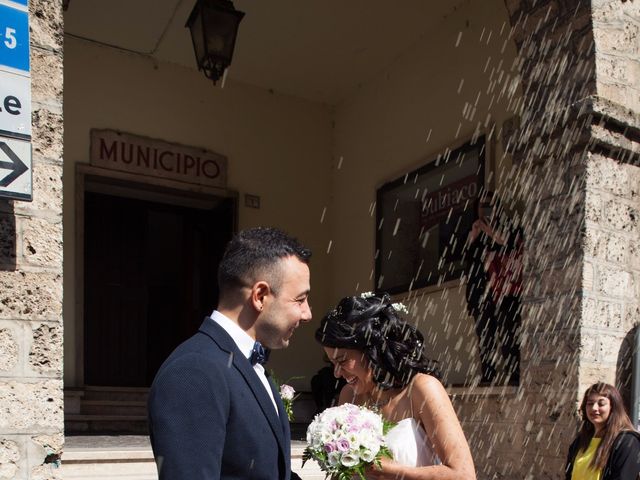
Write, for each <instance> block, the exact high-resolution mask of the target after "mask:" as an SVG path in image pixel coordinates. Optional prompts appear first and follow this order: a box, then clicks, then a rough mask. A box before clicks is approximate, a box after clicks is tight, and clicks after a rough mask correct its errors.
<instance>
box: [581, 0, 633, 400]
mask: <svg viewBox="0 0 640 480" xmlns="http://www.w3.org/2000/svg"><path fill="white" fill-rule="evenodd" d="M592 5H593V7H592V8H593V12H592V22H593V31H594V46H595V48H594V51H595V58H596V80H597V96H596V97H595V98H594V99H593V100H592V101H591V102H590V104H589V111H590V116H591V124H590V127H589V136H590V146H589V149H588V150H589V151H588V153H587V160H586V165H587V170H586V173H587V175H586V185H585V187H586V218H585V252H584V254H585V263H584V265H585V270H584V271H585V275H584V277H585V278H584V305H583V313H582V331H581V346H582V349H581V358H580V391H584V390H585V389H586V387H588V386H589V385H590V384H592V383H594V382H595V381H598V380H605V381H607V382H609V383H612V384H615V385H617V386H618V387H619V388H620V389H621V391H622V393H623V395H624V396H625V397H626V399H627V400H628V399H629V394H630V387H631V385H630V383H631V373H632V345H633V340H634V339H633V336H634V334H635V327H637V325H638V323H639V322H640V300H639V299H640V248H639V247H638V245H640V168H639V167H638V165H639V164H640V2H637V1H622V0H617V1H614V0H594V1H593V2H592Z"/></svg>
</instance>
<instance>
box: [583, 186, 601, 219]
mask: <svg viewBox="0 0 640 480" xmlns="http://www.w3.org/2000/svg"><path fill="white" fill-rule="evenodd" d="M602 209H603V202H602V198H601V197H600V195H598V194H596V193H594V192H592V191H588V192H587V195H586V199H585V220H588V221H591V222H594V223H600V222H601V221H602Z"/></svg>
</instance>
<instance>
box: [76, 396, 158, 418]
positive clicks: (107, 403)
mask: <svg viewBox="0 0 640 480" xmlns="http://www.w3.org/2000/svg"><path fill="white" fill-rule="evenodd" d="M80 413H81V414H83V415H123V416H124V415H127V416H129V415H133V416H142V417H144V416H146V415H147V403H146V402H140V401H128V400H83V401H82V402H81V405H80Z"/></svg>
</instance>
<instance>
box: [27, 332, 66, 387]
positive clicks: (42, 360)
mask: <svg viewBox="0 0 640 480" xmlns="http://www.w3.org/2000/svg"><path fill="white" fill-rule="evenodd" d="M62 358H63V351H62V326H60V325H55V324H54V325H49V324H40V325H38V326H37V327H36V328H34V330H33V341H32V344H31V350H30V352H29V365H30V366H31V368H32V369H33V370H35V371H36V372H39V373H48V374H55V375H62Z"/></svg>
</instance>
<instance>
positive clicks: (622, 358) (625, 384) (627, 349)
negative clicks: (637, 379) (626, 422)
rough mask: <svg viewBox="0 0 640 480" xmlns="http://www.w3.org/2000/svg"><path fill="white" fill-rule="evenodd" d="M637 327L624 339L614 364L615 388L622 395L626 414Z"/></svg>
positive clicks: (629, 406) (629, 395)
mask: <svg viewBox="0 0 640 480" xmlns="http://www.w3.org/2000/svg"><path fill="white" fill-rule="evenodd" d="M637 330H638V327H637V326H636V327H634V328H632V329H631V330H630V331H629V332H627V334H626V335H625V337H624V340H623V341H622V344H621V345H620V350H619V351H618V360H617V362H616V387H617V388H618V390H619V391H620V394H621V395H622V399H623V400H624V405H625V407H626V408H627V413H629V414H631V382H632V380H633V350H634V345H635V336H636V331H637Z"/></svg>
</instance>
